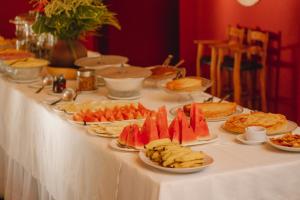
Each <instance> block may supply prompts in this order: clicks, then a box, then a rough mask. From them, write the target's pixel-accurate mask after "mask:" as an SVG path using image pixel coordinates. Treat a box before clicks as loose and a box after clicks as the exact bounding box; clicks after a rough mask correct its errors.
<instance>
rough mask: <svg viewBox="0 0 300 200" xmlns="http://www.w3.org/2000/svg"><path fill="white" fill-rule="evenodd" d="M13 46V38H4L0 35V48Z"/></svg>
mask: <svg viewBox="0 0 300 200" xmlns="http://www.w3.org/2000/svg"><path fill="white" fill-rule="evenodd" d="M14 46H15V40H11V39H5V38H4V37H2V36H0V49H7V48H13V47H14Z"/></svg>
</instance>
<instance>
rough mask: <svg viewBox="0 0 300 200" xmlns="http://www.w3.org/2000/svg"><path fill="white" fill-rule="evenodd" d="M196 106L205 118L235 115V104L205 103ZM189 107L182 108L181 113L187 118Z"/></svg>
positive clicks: (189, 105)
mask: <svg viewBox="0 0 300 200" xmlns="http://www.w3.org/2000/svg"><path fill="white" fill-rule="evenodd" d="M197 104H198V107H199V108H200V109H201V110H202V112H203V113H204V116H205V117H206V118H217V117H225V116H228V115H231V114H233V113H235V112H236V109H237V104H236V103H230V102H228V103H227V102H220V103H218V102H205V103H197ZM191 106H192V104H186V105H184V106H183V111H184V113H185V114H186V115H187V116H190V112H191Z"/></svg>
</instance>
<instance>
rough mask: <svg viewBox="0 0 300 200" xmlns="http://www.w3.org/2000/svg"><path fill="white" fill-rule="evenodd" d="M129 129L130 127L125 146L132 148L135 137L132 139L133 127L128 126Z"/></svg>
mask: <svg viewBox="0 0 300 200" xmlns="http://www.w3.org/2000/svg"><path fill="white" fill-rule="evenodd" d="M129 127H130V130H129V133H128V136H127V141H126V146H129V147H134V145H135V137H134V134H133V126H132V125H129Z"/></svg>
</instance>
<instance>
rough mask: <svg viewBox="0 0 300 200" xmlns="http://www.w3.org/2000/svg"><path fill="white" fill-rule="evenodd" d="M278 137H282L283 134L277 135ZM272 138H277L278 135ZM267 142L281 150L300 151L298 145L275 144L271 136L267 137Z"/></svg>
mask: <svg viewBox="0 0 300 200" xmlns="http://www.w3.org/2000/svg"><path fill="white" fill-rule="evenodd" d="M277 137H282V135H281V136H277ZM272 138H276V137H272ZM267 143H268V144H269V145H271V146H273V147H275V148H277V149H280V150H284V151H292V152H300V148H296V147H286V146H282V145H278V144H275V143H273V142H272V141H271V138H268V139H267Z"/></svg>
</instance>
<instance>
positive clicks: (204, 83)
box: [157, 77, 212, 95]
mask: <svg viewBox="0 0 300 200" xmlns="http://www.w3.org/2000/svg"><path fill="white" fill-rule="evenodd" d="M171 80H172V79H165V80H161V81H159V82H158V83H157V87H158V88H160V89H162V90H164V91H165V92H167V93H170V94H177V95H187V94H195V93H200V92H204V91H205V90H207V89H208V88H210V87H211V86H212V81H211V80H208V79H206V78H202V77H201V80H202V86H201V87H199V88H197V89H193V90H190V91H185V90H180V91H175V90H170V89H168V88H166V84H167V83H168V82H169V81H171Z"/></svg>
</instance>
